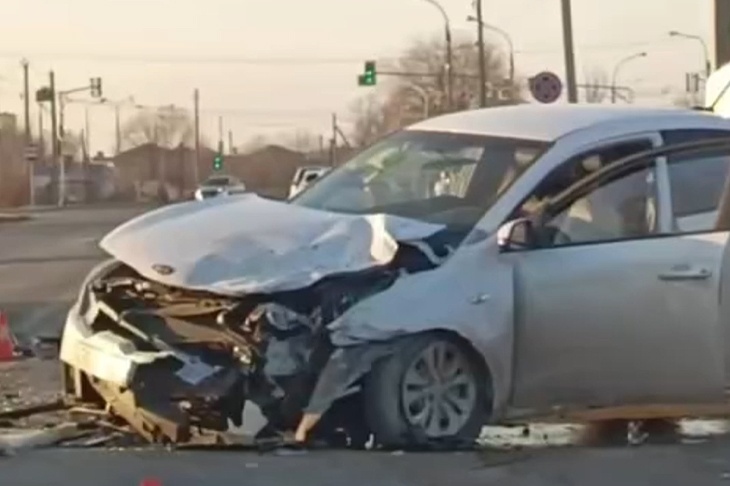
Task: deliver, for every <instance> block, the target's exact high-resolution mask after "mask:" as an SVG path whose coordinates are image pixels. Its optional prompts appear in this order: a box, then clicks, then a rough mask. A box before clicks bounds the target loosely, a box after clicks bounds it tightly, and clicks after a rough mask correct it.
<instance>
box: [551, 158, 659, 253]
mask: <svg viewBox="0 0 730 486" xmlns="http://www.w3.org/2000/svg"><path fill="white" fill-rule="evenodd" d="M656 195H657V189H656V177H655V169H654V164H653V163H652V164H651V165H650V166H649V167H646V166H644V167H643V168H640V169H638V170H634V171H632V172H630V173H629V174H626V175H622V176H621V177H618V178H615V179H609V180H599V181H597V182H596V183H595V185H594V186H593V187H591V188H590V189H589V190H588V192H586V193H583V194H582V195H581V196H580V197H577V198H576V199H575V200H573V201H568V202H567V204H561V207H560V208H558V209H557V212H556V213H554V214H552V215H551V216H550V217H549V218H548V219H547V222H546V223H545V224H544V225H543V226H544V228H543V229H544V234H545V235H546V236H547V243H548V246H562V245H567V244H580V243H596V242H602V241H613V240H622V239H628V238H641V237H645V236H650V235H652V234H655V233H656V232H657V230H658V229H657V221H658V218H657V197H656Z"/></svg>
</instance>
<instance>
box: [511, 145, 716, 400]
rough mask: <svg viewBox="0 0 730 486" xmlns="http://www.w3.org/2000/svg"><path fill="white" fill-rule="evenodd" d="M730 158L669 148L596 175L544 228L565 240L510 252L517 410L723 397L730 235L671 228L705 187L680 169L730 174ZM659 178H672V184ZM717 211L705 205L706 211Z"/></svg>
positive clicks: (706, 227)
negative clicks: (696, 189) (683, 202)
mask: <svg viewBox="0 0 730 486" xmlns="http://www.w3.org/2000/svg"><path fill="white" fill-rule="evenodd" d="M728 155H730V148H728V146H724V147H722V148H721V149H718V148H717V147H715V148H703V149H701V150H697V149H696V148H695V149H692V150H688V149H687V148H686V147H684V148H683V147H675V148H664V149H660V150H658V151H654V152H652V153H651V154H649V155H644V156H641V157H639V158H638V159H636V160H635V161H634V162H633V163H632V165H631V167H632V169H631V170H630V171H628V172H626V173H623V174H621V175H620V177H619V176H612V177H611V178H608V179H606V178H603V179H595V180H594V179H593V178H592V177H591V176H589V177H588V178H587V179H586V180H584V181H582V182H579V183H578V184H577V185H575V186H574V187H573V188H572V189H571V190H569V191H567V192H566V193H564V195H563V196H561V198H562V199H558V201H559V204H558V205H556V206H554V207H553V209H552V210H551V211H552V212H551V213H550V214H549V215H548V216H549V217H548V218H547V219H546V224H545V227H546V228H552V229H553V230H554V231H555V233H556V235H555V237H554V238H551V240H550V242H549V243H548V244H546V245H543V246H541V247H540V248H534V249H530V250H526V251H521V252H517V253H515V254H513V255H511V258H513V262H514V265H515V278H516V299H517V303H516V307H517V317H516V328H515V339H516V344H515V352H516V360H515V386H514V397H513V401H514V403H515V405H517V406H524V407H530V408H535V407H537V408H541V407H543V406H544V407H548V406H550V407H552V406H556V405H566V406H570V405H579V406H597V407H601V406H614V405H619V404H646V403H692V402H708V401H714V400H719V399H721V398H722V390H723V386H724V381H725V376H726V373H727V371H728V369H727V366H726V365H725V353H726V350H728V349H730V343H729V342H728V340H727V339H725V335H726V334H724V333H723V328H721V326H720V322H721V320H720V299H719V296H720V291H721V288H723V287H724V288H727V282H726V280H727V273H726V272H723V259H724V254H725V249H726V245H727V242H728V232H727V231H726V230H725V229H720V230H716V229H715V225H714V221H710V220H708V219H706V220H704V223H702V224H700V223H695V224H694V226H693V227H691V228H687V227H683V226H682V224H681V221H680V222H679V223H677V224H674V223H672V224H670V225H668V224H666V222H667V221H672V222H674V221H675V220H677V218H679V219H680V220H681V218H683V217H687V216H691V215H688V214H686V211H685V212H684V213H683V212H682V208H681V207H680V206H678V205H677V204H676V201H677V200H678V196H677V194H680V193H682V191H683V190H688V189H687V188H688V187H690V186H692V184H693V180H694V179H692V178H689V179H688V178H687V177H686V174H687V172H686V171H685V172H684V173H683V174H684V175H680V176H676V177H674V176H672V174H674V173H675V172H674V169H672V167H675V168H676V167H679V166H680V165H684V167H696V169H697V171H698V172H700V173H705V172H706V171H708V170H709V169H708V168H707V166H708V165H712V163H711V161H716V162H715V165H718V164H719V165H720V166H723V164H725V165H724V167H727V164H726V161H727V157H728ZM658 156H664V157H666V158H662V157H659V158H658ZM657 161H661V162H662V163H660V164H658V163H657ZM664 161H667V162H668V166H667V165H665V164H664V163H663V162H664ZM712 170H715V169H712ZM667 171H669V174H667V173H666V172H667ZM689 173H690V174H692V173H693V172H692V171H691V170H690V171H689ZM657 174H658V176H659V177H657ZM657 179H659V180H660V181H662V180H663V181H666V180H667V179H669V180H672V181H673V182H672V183H671V186H670V187H667V185H666V184H659V183H657ZM703 180H705V179H704V176H703ZM724 180H725V177H724V176H723V177H722V178H720V179H719V183H720V185H722V184H723V182H724ZM710 192H712V196H709V195H708V196H707V197H706V199H707V204H709V203H710V200H711V202H712V204H714V207H712V208H709V209H711V210H714V211H716V210H717V206H718V204H719V196H717V195H716V191H714V190H713V191H710V190H708V191H707V194H710ZM690 199H691V200H692V201H694V199H692V198H690ZM650 201H655V202H654V203H653V206H654V207H653V209H652V204H650ZM668 201H673V203H672V204H671V205H670V204H669V203H668ZM707 204H704V203H703V204H701V205H700V206H701V208H700V209H701V210H702V211H704V212H707V210H708V207H707ZM577 207H580V211H575V209H576V208H577ZM675 211H676V216H675Z"/></svg>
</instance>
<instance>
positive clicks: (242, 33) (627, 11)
mask: <svg viewBox="0 0 730 486" xmlns="http://www.w3.org/2000/svg"><path fill="white" fill-rule="evenodd" d="M6 1H9V0H6ZM439 1H440V3H441V5H442V6H443V7H444V9H445V10H446V12H447V14H448V16H449V18H450V21H451V26H452V31H453V34H454V36H455V37H461V38H475V37H476V26H475V24H474V23H472V22H467V21H466V17H467V16H468V15H470V14H472V13H473V9H472V0H439ZM483 10H484V20H485V22H488V23H490V24H492V25H495V26H498V27H499V28H501V29H503V30H505V31H507V32H508V33H509V35H510V37H511V38H512V41H513V44H514V46H515V59H516V70H517V72H518V75H520V76H524V77H529V76H532V75H534V74H537V73H538V72H540V71H544V70H548V71H553V72H555V73H556V74H558V75H559V76H561V77H563V78H564V74H565V65H564V60H563V54H562V27H561V26H562V24H561V18H560V1H559V0H483ZM712 15H713V8H712V0H611V1H610V2H608V1H605V0H603V1H601V0H573V27H574V43H575V48H576V65H577V69H576V71H577V74H578V80H579V82H580V81H581V78H583V77H584V74H585V73H586V72H590V71H592V70H594V69H596V68H600V69H603V70H604V71H606V72H608V73H611V72H612V71H613V69H614V67H615V65H616V63H617V62H618V61H620V60H621V59H623V58H625V57H627V56H630V55H633V54H637V53H639V52H646V53H647V56H646V57H643V58H638V59H635V60H634V61H631V62H630V63H627V64H625V65H624V67H623V68H622V69H621V71H620V73H619V74H620V75H619V79H618V84H625V85H630V86H632V87H633V88H634V89H635V90H636V94H637V99H636V103H637V104H638V103H641V104H660V103H666V102H667V101H668V100H669V99H671V96H666V95H665V96H662V95H661V93H662V91H663V90H664V91H666V89H668V88H672V89H673V90H675V91H676V92H678V93H681V91H682V90H683V88H684V73H685V72H688V71H699V70H701V69H702V68H703V63H704V54H703V50H702V46H701V44H700V43H699V42H697V41H693V40H688V39H678V38H672V37H669V35H668V32H669V31H670V30H676V31H680V32H686V33H688V34H693V35H700V36H702V37H703V38H704V39H705V40H706V41H707V44H708V47H709V49H710V54H712V52H713V51H714V47H713V43H712ZM0 24H1V25H2V29H0V111H10V112H16V113H21V110H22V98H21V95H20V93H21V91H22V70H21V67H20V61H21V59H22V58H26V59H27V60H28V61H29V62H30V73H31V76H30V81H31V90H32V91H34V90H35V89H37V88H39V87H40V86H42V85H43V84H46V83H47V79H48V72H49V71H50V70H51V69H53V70H54V71H55V76H56V83H57V87H58V89H69V88H75V87H79V86H83V85H87V84H88V82H89V81H88V80H89V78H90V77H92V76H93V77H95V76H100V77H102V78H103V89H104V96H105V97H107V98H109V99H112V100H121V99H126V98H128V97H129V96H134V100H135V103H137V104H142V105H153V106H159V105H170V104H174V105H176V106H181V107H189V108H191V109H192V103H193V91H194V89H196V88H198V89H199V90H200V99H201V128H202V131H203V133H204V134H205V135H206V136H207V138H208V139H213V140H215V139H217V137H218V118H219V116H222V117H223V125H224V132H226V133H227V132H228V130H231V131H232V132H233V137H234V143H235V144H237V145H240V144H241V143H244V142H245V141H246V140H247V139H250V138H252V137H254V136H255V135H257V134H264V135H266V134H269V135H270V134H272V133H281V132H284V131H295V130H297V129H305V130H309V131H312V132H314V133H317V134H326V133H327V132H328V130H329V127H330V123H331V113H333V112H335V113H337V115H338V117H339V120H340V121H341V123H342V125H343V128H344V129H345V130H347V126H348V122H349V118H350V107H351V106H352V103H353V101H354V100H356V99H357V98H358V97H359V96H362V95H364V94H366V93H367V92H368V91H369V90H372V89H377V88H364V87H358V86H357V84H356V78H357V75H358V73H359V72H361V70H362V64H363V61H364V60H367V59H388V58H391V59H392V58H395V57H397V56H398V55H399V53H401V52H402V51H403V50H404V49H406V48H407V47H408V45H409V44H410V43H412V42H414V41H416V40H419V39H428V38H432V37H434V36H439V35H442V33H443V20H442V17H441V16H440V14H439V11H438V10H437V9H436V8H434V7H433V5H431V4H429V3H428V2H427V1H426V0H23V1H22V2H20V1H14V2H13V8H11V9H5V11H4V12H3V16H2V19H1V20H0ZM485 39H486V40H487V41H488V42H492V43H494V44H495V45H497V46H504V47H505V48H506V45H505V43H504V41H503V40H502V39H501V38H500V37H499V36H495V35H493V34H487V35H486V37H485ZM75 98H77V99H84V98H88V97H87V95H84V94H81V95H78V96H75ZM560 102H564V100H561V101H560ZM35 109H36V108H35V106H34V107H33V115H32V116H33V120H34V125H35V124H36V122H35V120H36V118H37V114H36V113H37V112H36V111H35ZM84 110H85V108H84V105H83V104H70V105H69V106H68V108H67V113H66V120H67V122H66V124H67V126H68V127H69V128H70V129H74V130H80V129H82V128H83V126H84ZM88 112H89V119H90V130H89V131H90V140H91V141H90V144H91V150H92V151H93V152H96V151H98V150H99V151H105V152H109V151H110V150H111V148H112V146H113V134H114V117H113V110H111V109H110V108H108V107H103V106H92V107H91V108H90V109H89V111H88ZM133 112H134V109H133V108H132V107H131V106H130V107H125V108H123V109H122V111H121V113H122V118H123V120H124V119H126V118H128V117H130V116H131V115H132V114H133ZM21 121H22V117H21ZM46 123H48V122H46ZM327 136H329V135H327ZM226 138H227V135H226Z"/></svg>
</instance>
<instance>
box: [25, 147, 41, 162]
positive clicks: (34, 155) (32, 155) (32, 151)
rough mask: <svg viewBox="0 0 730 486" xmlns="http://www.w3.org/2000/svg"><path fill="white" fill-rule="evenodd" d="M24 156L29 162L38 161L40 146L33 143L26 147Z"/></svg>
mask: <svg viewBox="0 0 730 486" xmlns="http://www.w3.org/2000/svg"><path fill="white" fill-rule="evenodd" d="M24 155H25V160H27V161H29V162H30V161H33V160H38V146H37V145H35V144H33V143H31V144H28V145H26V147H25V150H24Z"/></svg>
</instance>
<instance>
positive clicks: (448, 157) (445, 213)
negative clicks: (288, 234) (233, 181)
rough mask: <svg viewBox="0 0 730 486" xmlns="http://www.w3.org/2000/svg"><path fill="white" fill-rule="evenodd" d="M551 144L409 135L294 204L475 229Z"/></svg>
mask: <svg viewBox="0 0 730 486" xmlns="http://www.w3.org/2000/svg"><path fill="white" fill-rule="evenodd" d="M548 146H549V144H548V143H544V142H540V141H533V140H523V139H512V138H504V137H496V136H488V135H473V134H466V133H451V132H430V131H429V132H422V131H418V130H402V131H400V132H396V133H395V134H393V135H390V136H388V137H386V138H384V139H382V140H381V141H379V142H377V143H375V144H374V145H372V146H371V147H369V148H368V149H366V150H364V151H362V152H360V153H358V154H357V155H356V156H355V157H353V158H352V159H351V160H350V161H348V162H347V163H345V164H344V165H342V166H340V167H338V168H336V169H334V171H333V172H332V173H331V174H329V175H327V177H325V178H323V179H322V180H321V181H318V182H317V183H316V184H314V185H312V187H311V189H308V190H306V191H303V192H302V193H300V195H298V196H297V197H296V198H295V199H293V200H292V204H296V205H302V206H307V207H310V208H314V209H325V210H328V211H335V212H342V213H350V214H353V213H354V214H368V213H385V214H390V215H395V216H402V217H408V218H414V219H419V220H422V221H429V222H435V223H439V224H445V225H449V226H453V227H459V228H460V229H463V228H468V227H471V226H472V225H473V224H474V223H475V222H476V221H477V220H478V219H479V218H480V217H481V216H482V215H483V214H484V212H486V211H487V210H488V209H489V207H491V205H492V204H494V202H496V201H497V200H498V199H499V197H500V196H501V195H502V194H503V193H504V192H505V191H506V190H507V188H509V187H510V186H511V185H512V184H513V183H514V182H515V181H516V180H517V179H518V178H519V177H520V176H521V175H522V174H523V173H524V171H525V170H527V169H528V168H529V167H530V166H531V165H532V164H533V163H534V162H535V161H536V160H538V158H539V157H540V156H541V155H542V153H543V152H544V151H545V149H546V148H547V147H548Z"/></svg>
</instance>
